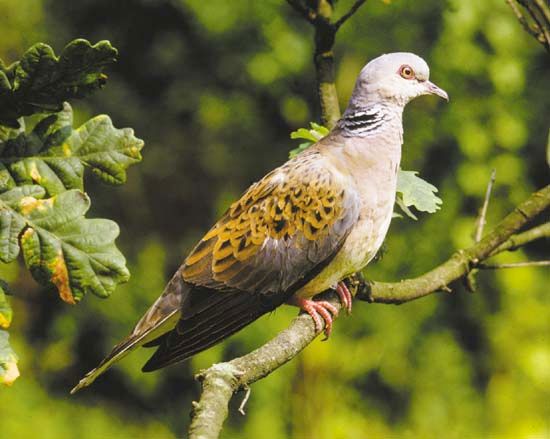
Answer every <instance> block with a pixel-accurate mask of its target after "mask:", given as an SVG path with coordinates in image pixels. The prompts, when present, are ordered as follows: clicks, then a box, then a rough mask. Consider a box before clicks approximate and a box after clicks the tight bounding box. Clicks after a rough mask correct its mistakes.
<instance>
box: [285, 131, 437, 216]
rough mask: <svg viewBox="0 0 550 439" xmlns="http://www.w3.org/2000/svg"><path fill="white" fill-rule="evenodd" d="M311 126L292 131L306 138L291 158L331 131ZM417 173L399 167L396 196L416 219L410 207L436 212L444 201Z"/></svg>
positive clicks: (293, 136) (433, 187)
mask: <svg viewBox="0 0 550 439" xmlns="http://www.w3.org/2000/svg"><path fill="white" fill-rule="evenodd" d="M310 126H311V128H309V129H307V128H298V129H297V130H296V131H293V132H292V133H290V138H291V139H301V140H306V141H305V142H302V143H300V145H299V146H298V148H296V149H293V150H291V151H290V153H289V157H290V158H293V157H296V156H297V155H298V154H300V153H301V152H302V151H305V150H306V149H307V148H309V147H310V146H311V145H313V144H314V143H316V142H318V141H319V140H321V139H322V138H323V137H325V136H326V135H327V134H328V133H329V130H328V128H326V127H324V126H322V125H318V124H316V123H315V122H310ZM417 174H418V172H415V171H403V170H402V169H399V171H398V174H397V195H396V198H395V204H396V206H397V207H399V208H400V209H401V211H402V212H404V213H405V214H406V215H407V216H408V217H409V218H412V219H414V220H417V219H418V218H417V217H416V216H415V215H414V213H412V212H411V210H410V209H409V207H411V206H414V207H415V208H416V209H417V210H419V211H421V212H428V213H434V212H436V211H437V210H439V209H440V207H441V204H442V203H443V201H442V200H441V198H439V197H437V196H436V195H435V193H436V192H437V188H436V187H435V186H434V185H432V184H430V183H428V182H427V181H425V180H422V179H421V178H420V177H418V176H417ZM394 216H395V217H401V215H400V214H399V213H396V212H394Z"/></svg>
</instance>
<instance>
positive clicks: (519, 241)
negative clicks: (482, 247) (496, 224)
mask: <svg viewBox="0 0 550 439" xmlns="http://www.w3.org/2000/svg"><path fill="white" fill-rule="evenodd" d="M541 238H550V222H548V223H545V224H541V225H540V226H536V227H533V228H532V229H529V230H526V231H525V232H522V233H518V234H517V235H512V236H510V238H508V239H507V240H506V241H504V242H503V243H502V244H501V245H499V246H498V247H497V248H496V249H494V250H493V251H492V252H491V255H490V256H494V255H496V254H498V253H502V252H504V251H514V250H516V249H518V248H519V247H523V246H524V245H525V244H527V243H529V242H531V241H535V240H537V239H541Z"/></svg>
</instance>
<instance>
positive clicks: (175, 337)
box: [142, 288, 283, 372]
mask: <svg viewBox="0 0 550 439" xmlns="http://www.w3.org/2000/svg"><path fill="white" fill-rule="evenodd" d="M194 295H196V297H198V298H200V300H201V303H200V304H196V305H195V306H192V307H189V308H188V307H186V306H185V305H184V306H183V308H184V311H183V314H182V316H181V319H180V321H179V323H178V324H177V326H176V328H175V329H174V330H173V331H171V332H170V333H167V334H164V335H163V336H161V337H159V338H158V339H156V340H153V341H152V342H150V343H148V345H147V347H149V346H158V349H157V351H156V352H155V353H154V354H153V356H152V357H151V358H150V359H149V361H148V362H147V363H146V364H145V366H143V369H142V370H143V371H144V372H151V371H154V370H157V369H160V368H162V367H165V366H168V365H169V364H173V363H177V362H180V361H183V360H186V359H188V358H190V357H192V356H193V355H195V354H198V353H199V352H202V351H204V350H205V349H207V348H209V347H211V346H213V345H215V344H217V343H219V342H221V341H222V340H224V339H226V338H227V337H229V336H230V335H232V334H234V333H235V332H237V331H239V330H240V329H242V328H244V327H245V326H247V325H249V324H250V323H252V322H253V321H254V320H256V319H257V318H259V317H261V316H262V315H264V314H266V313H268V312H270V311H272V310H273V309H275V308H276V307H277V306H279V305H280V304H281V303H282V302H283V300H282V298H281V297H280V296H279V297H274V298H270V297H266V296H264V295H262V294H252V293H249V292H243V291H231V292H230V291H227V292H223V293H220V292H218V291H212V290H208V289H207V288H203V289H202V290H201V289H198V290H193V291H191V293H190V295H189V298H193V296H194ZM189 309H190V310H192V313H188V311H189Z"/></svg>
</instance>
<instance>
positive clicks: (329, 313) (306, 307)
mask: <svg viewBox="0 0 550 439" xmlns="http://www.w3.org/2000/svg"><path fill="white" fill-rule="evenodd" d="M288 303H289V304H291V305H296V306H297V307H299V308H300V309H301V310H302V311H305V312H307V313H308V314H309V315H310V316H311V318H312V319H313V322H314V323H315V332H316V333H319V332H321V331H322V330H323V326H324V327H325V340H326V339H328V338H329V337H330V333H331V332H332V317H333V316H334V317H337V316H338V309H337V308H336V307H335V306H334V305H333V304H331V303H330V302H327V301H326V300H319V301H317V300H309V299H302V298H299V297H293V298H292V299H291V300H290V301H289V302H288ZM321 319H322V320H324V321H325V322H324V323H325V324H324V325H323V321H322V320H321Z"/></svg>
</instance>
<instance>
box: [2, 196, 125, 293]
mask: <svg viewBox="0 0 550 439" xmlns="http://www.w3.org/2000/svg"><path fill="white" fill-rule="evenodd" d="M32 190H33V189H30V188H29V189H28V191H26V192H27V193H31V192H32ZM34 190H36V187H35V189H34ZM24 193H25V191H20V195H24ZM37 194H38V195H43V193H42V194H40V193H39V191H37ZM89 208H90V199H89V198H88V196H87V195H86V194H84V193H83V192H80V191H79V190H76V189H75V190H70V191H66V192H62V193H60V194H58V195H56V196H54V197H51V198H46V199H42V200H41V199H38V198H36V197H34V196H32V195H27V196H22V197H21V198H20V199H19V200H16V199H15V197H14V198H12V199H11V200H10V201H9V202H7V201H0V218H3V219H5V220H4V221H5V223H8V222H9V225H10V228H9V232H10V234H9V236H2V238H3V240H4V241H5V240H6V239H8V240H9V241H8V244H4V243H2V244H3V245H2V247H0V248H1V249H2V251H3V252H4V253H3V254H2V258H3V259H9V258H13V257H14V256H17V253H18V249H17V248H16V246H15V244H14V243H13V239H14V237H18V239H19V245H20V247H21V249H22V250H23V256H24V259H25V263H26V265H27V267H28V268H29V269H30V271H31V273H32V275H33V277H34V278H35V279H36V280H37V281H38V282H41V283H43V284H50V283H51V284H53V285H55V287H56V288H57V290H58V292H59V295H60V297H61V298H62V299H63V300H64V301H66V302H68V303H76V302H77V301H79V300H80V299H81V298H82V297H83V296H84V294H86V293H89V292H91V293H93V294H95V295H97V296H100V297H107V296H109V295H110V294H111V293H112V292H113V290H114V289H115V287H116V285H117V284H119V283H121V282H125V281H127V280H128V278H129V273H128V269H127V268H126V261H125V259H124V256H123V255H122V254H121V253H120V251H119V250H118V249H117V248H116V246H115V243H114V241H115V238H116V237H117V236H118V234H119V228H118V226H117V224H116V223H115V222H113V221H110V220H106V219H87V218H85V217H84V215H85V213H86V212H87V211H88V209H89ZM3 229H4V228H3ZM4 235H7V233H5V234H4ZM12 244H13V245H12ZM6 253H7V254H6Z"/></svg>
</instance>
